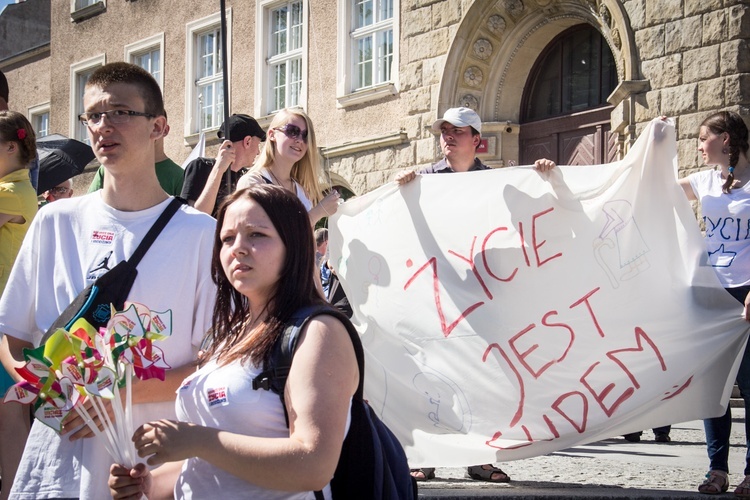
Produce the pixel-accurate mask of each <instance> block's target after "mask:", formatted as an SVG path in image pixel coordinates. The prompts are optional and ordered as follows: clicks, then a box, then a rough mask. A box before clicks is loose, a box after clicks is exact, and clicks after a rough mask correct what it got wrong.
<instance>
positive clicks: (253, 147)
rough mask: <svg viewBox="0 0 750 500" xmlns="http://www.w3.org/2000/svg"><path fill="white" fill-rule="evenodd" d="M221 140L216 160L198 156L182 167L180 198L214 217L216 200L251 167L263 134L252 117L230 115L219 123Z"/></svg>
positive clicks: (264, 138)
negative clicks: (229, 179)
mask: <svg viewBox="0 0 750 500" xmlns="http://www.w3.org/2000/svg"><path fill="white" fill-rule="evenodd" d="M217 135H218V136H219V139H225V140H224V142H222V143H221V146H220V147H219V154H218V155H217V156H216V159H212V158H198V159H196V160H193V161H191V162H190V163H189V164H188V166H187V167H186V168H185V180H184V182H183V184H182V194H181V197H182V198H184V199H185V200H187V202H188V204H189V205H190V206H193V207H195V208H197V209H198V210H200V211H201V212H205V213H207V214H211V215H214V216H216V209H217V208H218V206H219V202H220V201H221V200H222V199H224V197H225V196H227V195H228V194H230V193H231V192H232V191H233V190H234V186H236V185H237V180H238V179H239V178H240V177H242V174H244V173H245V169H247V168H249V167H250V166H252V164H253V162H254V161H255V157H256V156H258V152H259V151H260V143H261V142H263V141H265V140H266V133H265V132H264V131H263V129H262V128H261V127H260V125H258V122H257V121H255V119H254V118H253V117H252V116H248V115H232V116H230V117H229V118H228V119H227V120H225V121H224V123H223V124H222V125H221V128H220V129H219V132H218V133H217ZM227 169H230V170H231V174H230V175H231V177H232V190H230V191H227V186H226V183H225V182H224V173H225V172H226V171H227Z"/></svg>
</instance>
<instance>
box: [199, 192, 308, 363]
mask: <svg viewBox="0 0 750 500" xmlns="http://www.w3.org/2000/svg"><path fill="white" fill-rule="evenodd" d="M245 198H250V199H252V200H253V201H255V202H256V203H258V204H259V205H260V206H261V207H262V208H263V210H265V212H266V214H267V215H268V217H269V219H271V223H273V225H274V227H275V228H276V231H277V232H278V233H279V236H280V237H281V241H282V242H283V243H284V246H285V247H286V257H285V260H284V265H283V267H282V271H281V276H279V280H278V281H277V283H276V287H275V289H274V291H273V292H272V294H271V297H270V298H269V300H268V303H267V304H266V318H265V319H264V320H263V322H262V323H260V324H259V325H257V326H256V327H254V328H253V330H252V331H248V327H249V325H250V324H251V323H252V322H253V318H252V317H251V312H250V304H249V302H248V299H247V297H245V296H244V295H242V294H241V293H240V292H238V291H237V290H235V288H234V287H233V286H232V284H231V283H230V282H229V280H228V279H227V276H226V274H225V273H224V268H223V267H222V265H221V259H220V252H221V247H222V242H221V228H222V226H223V225H224V217H225V215H226V212H227V209H228V208H229V207H230V206H231V205H232V204H233V203H235V202H236V201H237V200H241V199H245ZM313 242H314V240H313V233H312V228H311V227H310V218H309V217H308V215H307V210H305V207H304V205H302V202H300V201H299V199H297V197H296V196H295V195H294V194H292V193H290V192H289V191H287V190H286V189H284V188H281V187H279V186H275V185H270V184H255V185H252V186H250V187H249V188H247V189H242V190H239V191H236V192H234V193H233V194H232V195H230V196H229V197H227V198H226V199H225V200H224V202H223V203H222V204H221V206H220V207H219V212H218V216H217V219H216V232H215V235H214V250H213V258H212V260H211V277H212V278H213V281H214V283H216V287H217V294H216V304H215V305H214V313H213V324H212V329H211V332H210V333H209V335H211V336H212V339H211V344H210V346H209V347H208V348H207V349H206V351H205V352H204V353H203V355H202V357H201V362H203V361H205V360H208V359H210V358H211V357H213V356H214V355H216V354H218V359H219V362H220V363H223V364H225V363H230V362H232V361H235V360H237V359H241V360H243V361H245V360H247V359H250V360H251V361H252V362H253V363H254V364H256V365H260V364H261V363H262V362H264V361H266V360H267V359H268V358H269V356H270V353H271V348H272V347H273V344H274V341H275V340H276V338H277V337H278V335H279V334H281V331H282V329H283V327H284V325H285V324H286V322H287V321H288V320H289V318H291V316H292V314H294V312H296V311H297V310H298V309H299V308H300V307H303V306H306V305H308V304H312V303H322V302H323V300H322V299H321V297H320V295H319V294H318V292H317V289H316V288H315V282H314V279H313V273H314V272H315V251H314V249H315V246H314V244H313Z"/></svg>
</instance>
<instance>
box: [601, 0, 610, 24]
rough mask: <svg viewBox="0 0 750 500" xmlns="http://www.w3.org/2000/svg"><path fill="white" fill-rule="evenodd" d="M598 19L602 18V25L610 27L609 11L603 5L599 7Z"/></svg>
mask: <svg viewBox="0 0 750 500" xmlns="http://www.w3.org/2000/svg"><path fill="white" fill-rule="evenodd" d="M599 17H601V18H602V23H603V24H604V25H605V26H607V27H611V26H612V14H610V13H609V9H608V8H607V6H606V5H604V3H602V4H601V5H600V6H599Z"/></svg>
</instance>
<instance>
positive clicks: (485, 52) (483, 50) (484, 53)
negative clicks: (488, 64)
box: [474, 38, 492, 61]
mask: <svg viewBox="0 0 750 500" xmlns="http://www.w3.org/2000/svg"><path fill="white" fill-rule="evenodd" d="M474 55H475V56H477V58H479V59H481V60H482V61H484V60H486V59H489V58H490V56H491V55H492V44H491V43H490V41H489V40H486V39H484V38H480V39H479V40H477V41H476V42H474Z"/></svg>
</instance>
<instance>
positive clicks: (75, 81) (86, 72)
mask: <svg viewBox="0 0 750 500" xmlns="http://www.w3.org/2000/svg"><path fill="white" fill-rule="evenodd" d="M104 62H105V59H104V55H101V56H96V57H93V58H91V59H87V60H85V61H81V62H79V63H76V64H73V65H72V66H71V67H70V89H71V92H70V110H71V117H70V125H71V126H70V129H71V130H72V131H73V133H72V136H73V137H74V138H75V139H78V140H79V141H81V142H85V143H86V144H88V143H89V137H88V133H87V129H86V125H84V124H82V123H81V122H80V121H78V115H80V114H81V113H83V112H84V111H85V110H84V108H83V92H84V90H85V88H86V82H88V81H89V77H90V76H91V74H92V73H93V72H94V71H96V69H97V68H99V67H100V66H104Z"/></svg>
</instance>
